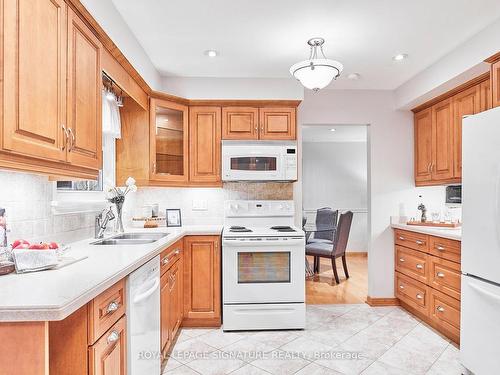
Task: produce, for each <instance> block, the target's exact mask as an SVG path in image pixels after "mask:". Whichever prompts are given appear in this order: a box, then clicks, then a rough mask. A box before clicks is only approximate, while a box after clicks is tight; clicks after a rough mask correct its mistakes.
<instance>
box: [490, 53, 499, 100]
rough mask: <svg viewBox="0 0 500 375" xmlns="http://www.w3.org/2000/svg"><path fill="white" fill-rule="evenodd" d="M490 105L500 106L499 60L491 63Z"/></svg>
mask: <svg viewBox="0 0 500 375" xmlns="http://www.w3.org/2000/svg"><path fill="white" fill-rule="evenodd" d="M491 97H492V102H491V107H492V108H493V107H498V106H500V60H499V61H497V62H496V63H493V64H491Z"/></svg>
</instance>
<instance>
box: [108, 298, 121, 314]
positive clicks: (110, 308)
mask: <svg viewBox="0 0 500 375" xmlns="http://www.w3.org/2000/svg"><path fill="white" fill-rule="evenodd" d="M119 307H120V304H119V303H118V302H116V301H112V302H110V304H109V305H108V307H107V308H106V313H107V314H109V313H112V312H115V311H116V310H118V308H119Z"/></svg>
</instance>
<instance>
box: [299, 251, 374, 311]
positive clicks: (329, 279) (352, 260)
mask: <svg viewBox="0 0 500 375" xmlns="http://www.w3.org/2000/svg"><path fill="white" fill-rule="evenodd" d="M307 258H308V259H309V263H310V264H311V265H312V264H313V259H312V257H307ZM347 268H348V270H349V276H350V277H349V279H347V280H346V278H345V275H344V270H343V269H342V260H341V259H337V270H338V273H339V278H340V284H338V285H337V284H336V283H335V281H334V280H333V272H332V266H331V262H330V260H329V259H321V263H320V273H319V275H314V276H313V277H311V278H307V279H306V303H307V304H313V305H314V304H346V303H347V304H349V303H364V302H365V301H366V295H367V293H368V258H367V257H366V256H363V255H362V254H359V253H358V254H356V255H353V256H349V255H348V256H347Z"/></svg>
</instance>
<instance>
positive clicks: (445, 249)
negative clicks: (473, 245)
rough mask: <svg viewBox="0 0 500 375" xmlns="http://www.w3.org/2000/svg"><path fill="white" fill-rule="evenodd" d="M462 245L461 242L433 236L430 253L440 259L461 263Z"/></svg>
mask: <svg viewBox="0 0 500 375" xmlns="http://www.w3.org/2000/svg"><path fill="white" fill-rule="evenodd" d="M461 245H462V244H461V243H460V241H455V240H449V239H447V238H441V237H434V236H431V237H430V249H429V252H430V253H431V254H432V255H435V256H437V257H439V258H443V259H447V260H451V261H453V262H457V263H460V249H461Z"/></svg>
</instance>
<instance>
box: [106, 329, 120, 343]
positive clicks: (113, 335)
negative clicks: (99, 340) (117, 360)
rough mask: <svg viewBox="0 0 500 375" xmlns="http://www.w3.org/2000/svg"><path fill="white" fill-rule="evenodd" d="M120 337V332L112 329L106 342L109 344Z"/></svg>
mask: <svg viewBox="0 0 500 375" xmlns="http://www.w3.org/2000/svg"><path fill="white" fill-rule="evenodd" d="M119 338H120V334H119V333H118V332H116V331H113V332H111V333H110V334H109V336H108V338H107V339H106V341H107V342H108V344H111V343H113V342H116V341H118V339H119Z"/></svg>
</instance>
